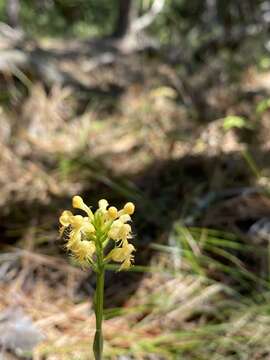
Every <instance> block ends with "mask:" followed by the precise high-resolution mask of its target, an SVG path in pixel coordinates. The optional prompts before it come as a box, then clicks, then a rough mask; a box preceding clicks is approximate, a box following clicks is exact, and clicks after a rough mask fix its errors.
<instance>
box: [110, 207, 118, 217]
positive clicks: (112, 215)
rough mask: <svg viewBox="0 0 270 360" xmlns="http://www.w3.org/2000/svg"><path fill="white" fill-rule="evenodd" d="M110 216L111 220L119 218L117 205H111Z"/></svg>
mask: <svg viewBox="0 0 270 360" xmlns="http://www.w3.org/2000/svg"><path fill="white" fill-rule="evenodd" d="M108 216H109V219H111V220H115V219H117V217H118V211H117V209H116V207H114V206H111V207H109V209H108Z"/></svg>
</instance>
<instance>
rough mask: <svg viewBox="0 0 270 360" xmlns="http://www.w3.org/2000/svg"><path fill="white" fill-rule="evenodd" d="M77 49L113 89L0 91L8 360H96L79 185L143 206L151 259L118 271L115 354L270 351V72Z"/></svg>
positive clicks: (0, 265) (15, 87) (90, 76)
mask: <svg viewBox="0 0 270 360" xmlns="http://www.w3.org/2000/svg"><path fill="white" fill-rule="evenodd" d="M56 45H57V44H52V42H50V43H49V44H46V43H44V45H43V46H44V48H46V49H47V50H48V49H50V50H53V51H55V48H57V49H58V52H59V53H60V52H61V47H59V45H57V46H56ZM70 46H71V48H72V51H73V52H74V51H75V50H76V49H75V48H74V46H75V45H72V44H71V45H70ZM66 50H67V48H66V47H65V51H66ZM249 51H250V49H249V47H247V48H243V49H241V50H239V54H238V57H239V58H241V59H242V58H243V57H245V55H246V53H247V52H249ZM60 58H61V56H60ZM236 58H237V57H236ZM63 59H64V60H59V61H60V62H61V64H60V65H61V69H62V70H63V71H64V72H65V73H69V74H72V76H73V78H76V80H78V82H80V83H81V82H83V84H84V85H85V87H88V86H89V87H91V88H95V89H97V88H98V89H99V90H101V91H100V92H98V91H97V92H94V91H91V92H87V90H86V89H80V90H78V89H74V87H72V86H61V85H59V84H55V85H53V86H52V87H50V88H48V86H44V85H43V84H42V82H41V81H38V79H37V78H31V76H30V75H27V76H24V75H23V76H22V74H21V73H20V72H19V73H17V74H15V75H16V76H15V77H14V76H10V74H9V75H4V76H3V78H2V82H1V85H0V86H1V99H0V101H1V104H0V105H1V106H0V150H1V162H0V189H1V190H0V194H1V196H0V219H1V225H0V228H1V254H0V329H3V326H4V329H8V331H7V335H6V338H8V336H10V337H11V338H12V339H13V340H12V341H11V340H10V342H8V341H7V340H3V337H1V335H0V343H5V344H6V346H7V347H8V348H9V349H10V350H11V351H6V352H5V353H3V359H14V358H22V359H23V358H25V359H28V358H30V359H33V360H40V359H46V360H70V359H76V360H77V359H82V360H83V359H90V358H91V357H89V350H90V347H91V339H92V337H93V331H94V312H93V307H92V300H93V289H94V286H95V283H94V279H93V278H94V276H92V274H91V272H90V271H86V270H81V269H79V268H77V267H76V266H74V264H72V261H71V260H70V259H69V258H68V257H67V256H66V255H65V254H64V251H63V244H62V242H61V240H60V239H59V236H58V227H59V225H58V217H59V214H60V213H61V211H62V210H63V209H68V208H70V205H71V197H72V195H74V194H82V195H83V197H84V198H85V199H86V202H87V203H89V204H93V206H94V205H95V204H96V203H97V200H98V199H100V198H107V199H108V200H109V202H111V203H113V204H115V205H116V206H120V205H121V204H123V203H124V202H125V201H127V200H129V201H133V202H135V203H136V216H135V220H134V228H135V231H134V232H135V238H134V243H135V246H136V248H137V252H136V261H135V266H134V268H133V269H132V271H129V272H127V273H114V272H109V273H108V276H107V279H106V304H105V305H106V320H105V324H104V330H105V358H107V359H112V360H113V359H119V360H124V359H138V360H140V359H154V360H157V359H166V360H167V359H180V358H183V359H192V360H193V359H198V360H203V359H209V358H211V359H214V360H221V359H267V358H269V356H270V345H269V344H270V341H269V340H270V335H269V331H268V329H269V325H270V318H269V310H270V308H269V295H270V293H269V290H270V289H269V281H268V280H269V277H270V272H269V269H270V266H269V264H270V258H269V238H270V199H269V179H270V178H269V175H270V174H269V171H270V170H269V169H270V167H269V162H270V157H269V156H268V153H269V149H270V141H269V136H268V134H269V130H270V125H269V124H270V123H269V120H270V118H269V117H270V113H269V108H270V101H269V92H270V71H269V70H264V71H262V70H260V69H259V67H258V66H257V64H251V65H246V66H245V67H242V68H241V71H240V70H239V68H238V66H239V63H238V62H237V60H235V59H234V60H230V61H229V60H228V56H227V55H226V54H225V55H224V56H223V55H222V56H219V57H213V58H212V60H211V61H209V62H208V63H207V64H202V66H201V67H200V71H198V72H195V73H193V74H191V75H187V74H186V73H185V72H184V73H183V72H182V70H181V67H177V66H174V67H172V66H170V65H169V64H167V63H166V62H163V61H162V60H161V59H160V58H157V57H156V56H153V55H151V54H148V55H145V54H137V55H135V54H132V55H131V54H127V55H126V56H123V57H121V58H119V59H118V60H117V61H115V62H110V61H109V63H108V64H107V63H106V61H105V63H104V64H103V65H102V66H97V67H95V66H94V65H93V61H91V64H90V63H89V60H88V59H87V58H86V57H83V56H82V57H80V58H78V57H76V59H74V57H72V56H71V57H70V58H69V59H67V58H66V57H63ZM55 61H57V60H55ZM93 66H94V67H93ZM183 74H184V75H183ZM10 314H12V315H10ZM14 321H15V323H16V324H20V326H21V328H23V329H24V330H23V331H24V333H25V334H27V335H26V336H25V338H24V336H22V333H16V332H15V334H17V335H16V336H17V337H19V338H20V341H22V342H26V345H25V346H26V348H27V342H28V340H29V337H31V338H32V339H33V342H34V343H35V340H36V342H37V345H36V346H35V347H34V349H33V351H31V352H30V353H29V352H28V353H27V352H26V353H23V354H22V353H18V352H17V353H16V351H14V349H15V350H16V349H17V350H18V344H16V341H15V340H16V339H15V340H14V338H16V336H14V331H17V330H14ZM2 324H3V325H2ZM1 326H2V327H1ZM18 334H20V335H18ZM32 346H33V345H32ZM32 346H31V345H30V348H31V347H32ZM12 350H13V351H12ZM15 353H16V354H15ZM0 356H1V354H0Z"/></svg>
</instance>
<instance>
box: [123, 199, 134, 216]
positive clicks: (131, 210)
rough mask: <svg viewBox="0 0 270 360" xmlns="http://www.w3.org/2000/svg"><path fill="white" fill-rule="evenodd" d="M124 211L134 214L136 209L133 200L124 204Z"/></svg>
mask: <svg viewBox="0 0 270 360" xmlns="http://www.w3.org/2000/svg"><path fill="white" fill-rule="evenodd" d="M124 211H125V213H126V214H128V215H132V214H133V213H134V211H135V205H134V204H133V203H132V202H128V203H126V205H125V206H124Z"/></svg>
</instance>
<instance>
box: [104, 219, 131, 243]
mask: <svg viewBox="0 0 270 360" xmlns="http://www.w3.org/2000/svg"><path fill="white" fill-rule="evenodd" d="M127 216H129V215H127ZM121 218H122V216H121V217H120V219H117V220H115V221H114V222H113V223H112V225H111V228H110V230H109V232H108V236H109V238H111V239H112V240H115V241H120V240H121V241H123V242H126V241H127V239H129V238H131V226H130V225H129V224H125V223H124V221H123V220H126V221H128V219H127V218H125V219H121Z"/></svg>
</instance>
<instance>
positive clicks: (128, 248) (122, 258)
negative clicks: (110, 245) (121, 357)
mask: <svg viewBox="0 0 270 360" xmlns="http://www.w3.org/2000/svg"><path fill="white" fill-rule="evenodd" d="M133 251H135V248H134V246H133V245H132V244H128V243H127V244H125V245H124V246H123V247H117V248H114V249H113V250H112V251H111V252H110V253H109V255H108V256H107V258H108V259H112V260H113V261H115V262H121V263H123V264H122V265H121V267H120V269H119V270H124V269H128V268H129V267H130V266H131V263H132V261H133V259H134V256H133V255H132V252H133Z"/></svg>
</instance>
